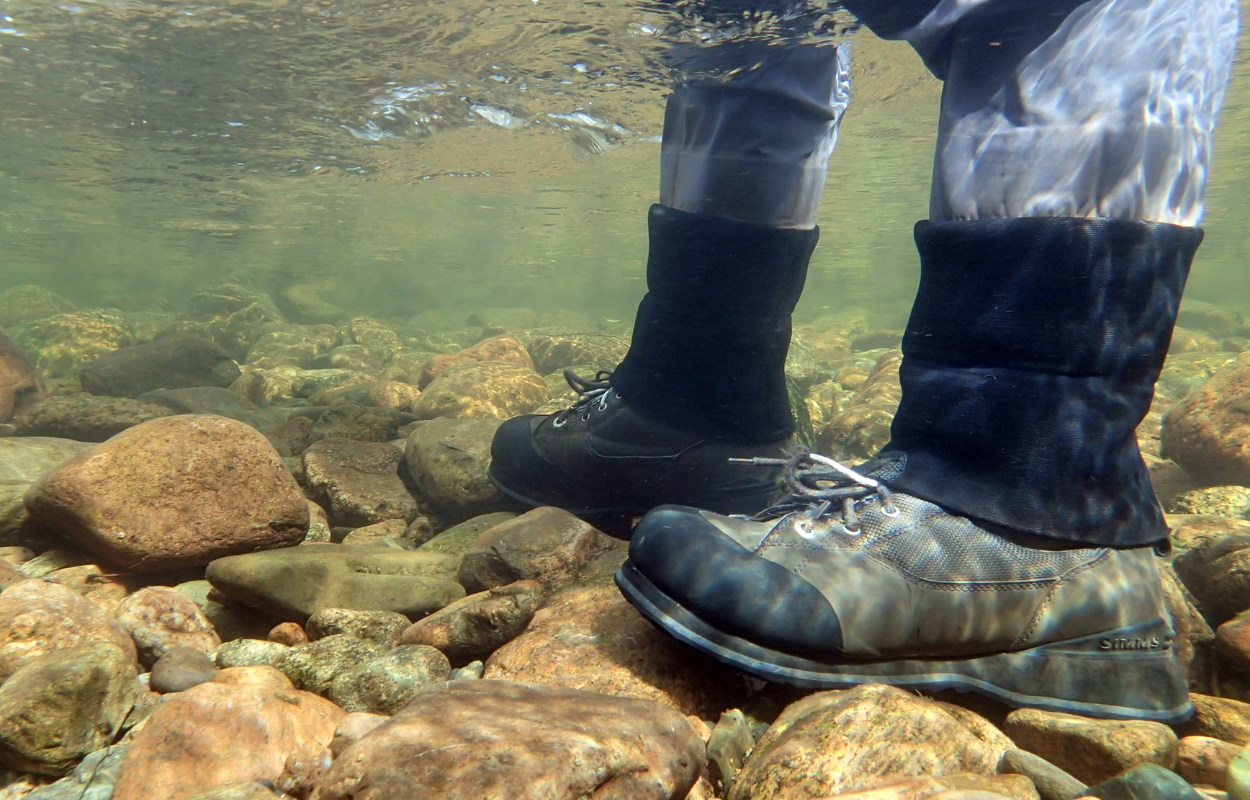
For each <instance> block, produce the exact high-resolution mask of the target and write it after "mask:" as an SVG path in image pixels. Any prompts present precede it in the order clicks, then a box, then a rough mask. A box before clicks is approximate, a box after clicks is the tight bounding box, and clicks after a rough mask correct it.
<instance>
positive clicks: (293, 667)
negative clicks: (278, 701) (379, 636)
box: [274, 633, 383, 710]
mask: <svg viewBox="0 0 1250 800" xmlns="http://www.w3.org/2000/svg"><path fill="white" fill-rule="evenodd" d="M382 653H383V648H381V647H380V646H378V645H377V644H376V643H375V642H371V641H369V640H368V639H361V638H360V637H358V636H349V635H348V634H345V633H336V634H334V635H333V636H327V637H325V638H324V639H318V640H317V641H315V642H309V643H308V644H301V645H296V646H295V647H291V648H288V649H287V650H286V651H285V652H284V653H283V654H282V657H281V658H279V659H278V661H277V662H276V663H275V664H274V666H275V667H277V669H278V670H279V671H281V672H282V674H284V675H286V676H287V677H288V678H290V679H291V683H292V684H294V686H295V688H297V689H306V690H307V691H310V692H315V693H317V694H320V695H326V694H327V693H328V692H329V691H330V685H331V684H333V683H334V680H335V678H337V677H338V676H340V675H344V674H346V673H348V672H350V671H351V670H352V669H354V668H356V667H358V666H360V665H361V664H365V663H368V662H369V661H371V660H373V659H374V658H377V657H378V656H380V655H382ZM357 710H363V709H357Z"/></svg>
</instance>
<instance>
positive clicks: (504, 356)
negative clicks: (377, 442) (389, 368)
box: [417, 336, 581, 389]
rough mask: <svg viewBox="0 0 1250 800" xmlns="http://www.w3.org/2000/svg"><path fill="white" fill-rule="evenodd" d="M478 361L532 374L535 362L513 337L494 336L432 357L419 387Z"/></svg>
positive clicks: (425, 367)
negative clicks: (455, 368)
mask: <svg viewBox="0 0 1250 800" xmlns="http://www.w3.org/2000/svg"><path fill="white" fill-rule="evenodd" d="M478 361H498V362H502V363H506V364H516V365H517V366H520V367H525V368H526V369H528V370H529V371H530V372H533V371H534V362H533V361H532V360H530V354H529V353H528V352H527V351H526V349H525V348H524V347H523V346H522V345H521V343H520V342H518V341H517V340H516V339H514V338H512V337H511V336H492V337H491V338H489V339H483V340H482V341H480V342H478V343H477V344H475V345H473V346H472V347H466V348H465V349H463V350H461V351H460V352H458V353H439V354H438V355H435V356H431V357H430V359H429V360H428V361H426V362H425V365H424V366H423V367H422V368H421V376H420V377H419V378H418V379H417V386H419V387H421V388H422V389H425V388H426V387H427V386H429V385H430V384H431V383H432V382H433V381H434V380H435V379H436V378H438V377H441V376H442V374H443V373H445V372H446V371H447V370H449V369H451V368H452V367H455V366H459V365H460V364H470V363H476V362H478ZM572 363H581V362H572Z"/></svg>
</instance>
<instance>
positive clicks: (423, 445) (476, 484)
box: [404, 419, 505, 520]
mask: <svg viewBox="0 0 1250 800" xmlns="http://www.w3.org/2000/svg"><path fill="white" fill-rule="evenodd" d="M500 424H501V422H500V421H499V420H496V419H435V420H430V421H429V422H427V423H425V424H423V425H421V426H420V427H418V428H417V429H416V430H414V431H413V432H412V433H411V434H410V435H409V436H408V442H407V444H406V446H405V448H404V458H405V459H406V460H407V462H408V474H409V475H411V476H412V479H413V480H414V481H416V484H417V487H418V488H419V489H420V490H421V496H422V497H423V498H425V499H426V500H427V501H429V503H430V504H431V505H433V506H434V507H435V508H437V509H438V510H439V511H441V512H442V513H444V514H445V515H447V516H449V517H451V518H452V519H453V520H456V519H467V518H469V517H474V516H478V515H480V514H489V513H490V512H492V511H499V510H500V509H502V508H503V507H504V506H505V500H504V498H503V496H502V495H501V494H499V491H498V490H497V489H495V487H494V485H492V484H491V482H490V478H489V477H487V469H488V468H489V467H490V445H491V441H492V440H493V439H494V437H495V431H496V430H497V429H498V428H499V426H500Z"/></svg>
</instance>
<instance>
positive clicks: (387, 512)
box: [304, 439, 417, 528]
mask: <svg viewBox="0 0 1250 800" xmlns="http://www.w3.org/2000/svg"><path fill="white" fill-rule="evenodd" d="M403 460H404V454H403V453H402V452H400V450H399V448H397V447H394V446H392V445H390V444H385V443H382V442H354V441H351V440H350V439H323V440H321V441H320V442H317V443H315V444H313V445H312V446H311V447H309V448H308V449H307V450H305V451H304V474H305V475H306V476H307V478H308V487H309V488H310V489H311V490H312V492H313V493H314V495H316V496H317V497H318V498H319V499H321V498H324V500H325V502H323V503H322V505H324V506H326V507H327V508H328V509H329V513H330V520H331V522H332V523H333V524H335V525H346V526H348V527H352V528H359V527H363V526H365V525H373V524H374V523H377V522H383V521H385V520H389V519H402V520H404V521H405V522H409V521H411V520H413V519H415V518H416V516H417V501H416V500H414V499H413V498H412V495H410V494H408V490H407V489H406V488H404V482H403V481H402V480H400V479H399V463H400V462H401V461H403Z"/></svg>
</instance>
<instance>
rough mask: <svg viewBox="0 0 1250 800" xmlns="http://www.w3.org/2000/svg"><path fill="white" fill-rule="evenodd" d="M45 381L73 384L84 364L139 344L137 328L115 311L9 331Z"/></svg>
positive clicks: (67, 317) (24, 325) (46, 321)
mask: <svg viewBox="0 0 1250 800" xmlns="http://www.w3.org/2000/svg"><path fill="white" fill-rule="evenodd" d="M8 333H9V335H10V336H12V337H13V341H15V342H17V344H18V346H19V347H21V348H22V350H23V351H25V353H26V355H27V356H29V357H30V360H31V361H32V362H33V363H34V365H35V369H37V370H38V371H39V374H41V375H42V376H43V377H44V379H45V380H55V381H59V382H69V383H70V384H71V385H72V384H73V383H74V382H76V380H77V378H78V371H79V370H80V369H82V368H83V365H85V364H87V363H89V362H91V361H94V360H96V359H97V358H99V357H100V356H102V355H104V354H105V353H111V352H113V351H114V350H118V349H120V348H122V347H129V346H130V345H133V344H134V343H135V334H134V326H133V324H132V323H131V321H130V320H129V319H127V318H126V317H124V316H122V315H121V314H120V313H117V312H115V311H75V312H71V313H68V314H57V315H55V316H51V317H45V318H43V319H38V320H32V321H30V322H25V323H22V324H20V325H16V326H14V327H12V328H9V329H8Z"/></svg>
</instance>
